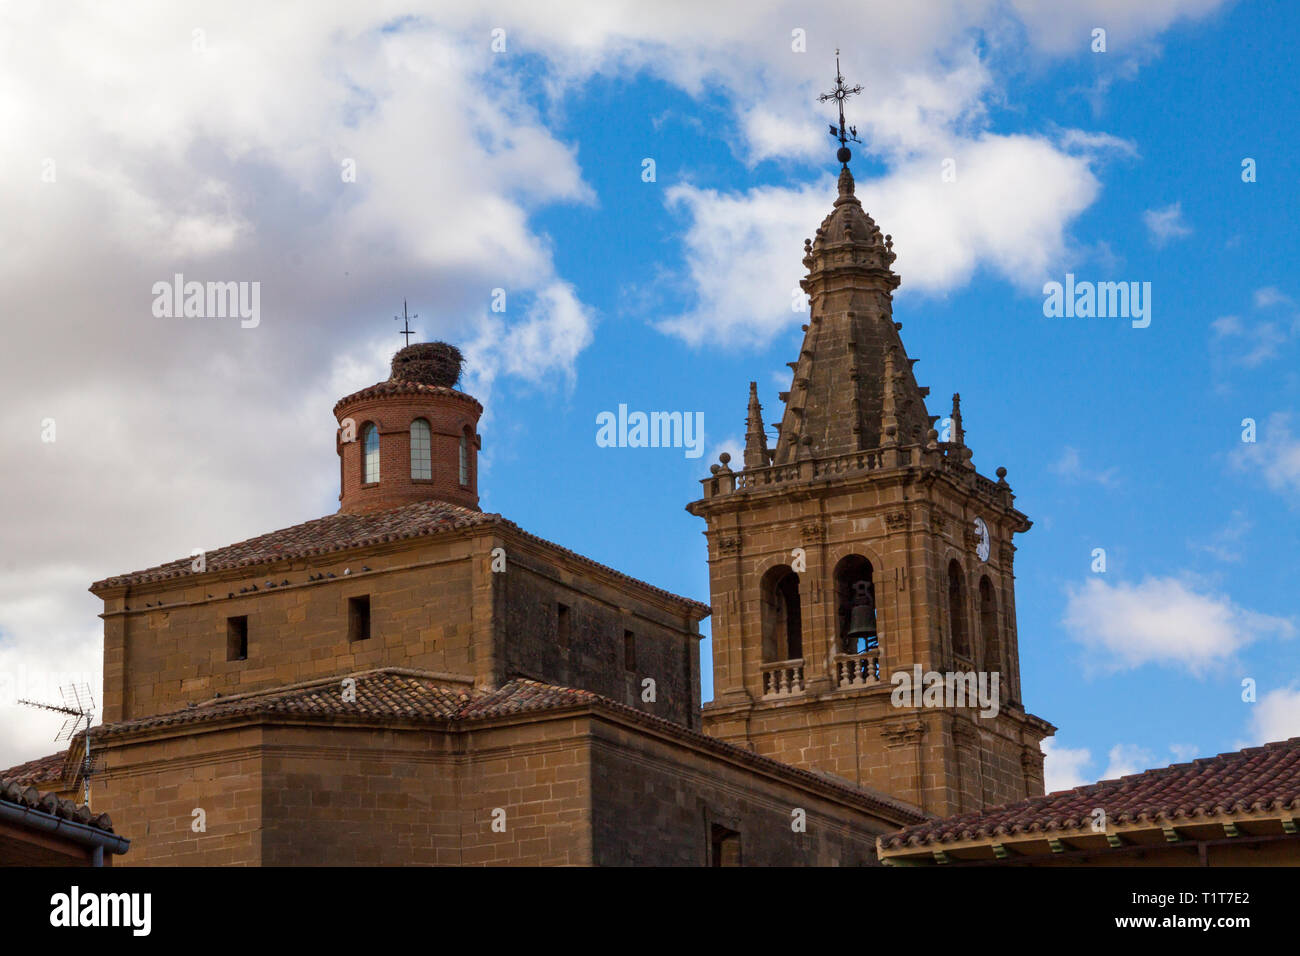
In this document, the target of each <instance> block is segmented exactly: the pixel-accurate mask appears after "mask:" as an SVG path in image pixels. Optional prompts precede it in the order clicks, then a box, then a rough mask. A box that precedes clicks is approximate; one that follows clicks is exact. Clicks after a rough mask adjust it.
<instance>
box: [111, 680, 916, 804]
mask: <svg viewBox="0 0 1300 956" xmlns="http://www.w3.org/2000/svg"><path fill="white" fill-rule="evenodd" d="M345 676H350V677H352V678H354V679H355V680H356V685H355V691H356V693H355V698H356V699H355V700H349V701H345V700H344V699H343V693H342V687H343V685H342V681H343V679H344V677H345ZM449 683H451V682H450V681H449V680H448V679H447V678H446V677H440V676H438V675H431V674H425V673H422V672H420V671H412V670H406V669H402V668H383V669H379V670H374V671H365V672H362V673H358V674H352V675H338V676H335V677H330V678H325V679H322V680H319V681H313V682H311V683H307V684H301V685H295V686H292V687H287V688H278V689H273V690H268V691H265V692H260V693H251V694H245V695H242V696H240V697H235V698H216V699H213V700H210V701H206V702H204V703H202V704H198V705H196V706H194V707H188V708H186V709H184V710H179V711H173V712H172V713H168V714H158V715H156V716H151V717H142V718H138V719H135V720H127V721H120V722H118V723H114V724H108V725H104V726H100V727H96V728H94V730H93V731H92V735H93V736H94V737H95V738H97V739H101V740H102V739H105V738H112V737H119V736H125V735H128V734H131V733H134V732H137V731H142V730H152V729H157V728H165V727H173V726H182V725H186V724H193V723H200V722H206V721H212V720H218V719H221V718H223V717H238V716H252V715H264V716H274V715H277V714H279V715H286V716H296V717H306V718H309V719H310V718H335V719H343V720H347V719H349V718H351V719H357V720H366V721H370V720H374V719H375V718H379V719H384V718H390V719H401V720H412V721H417V722H418V721H428V722H434V723H443V722H447V723H462V722H472V721H479V720H492V719H498V718H503V717H510V716H513V715H516V714H526V713H540V712H543V711H552V710H564V709H567V708H574V707H590V708H595V709H598V710H603V711H605V712H608V713H613V714H616V715H618V716H621V717H623V718H625V719H629V720H631V721H633V722H636V723H639V724H642V725H643V726H646V727H650V728H652V729H654V730H656V731H659V732H661V733H667V734H669V735H670V736H673V737H677V738H678V739H681V740H684V741H686V742H689V743H691V744H693V745H694V746H697V747H701V748H703V749H707V750H710V751H712V752H713V753H717V754H719V755H721V756H724V757H727V758H730V759H733V760H739V761H741V762H743V763H746V764H748V765H749V766H751V767H753V768H756V769H761V770H767V771H769V772H776V773H780V774H781V775H783V776H786V777H793V778H796V779H799V780H802V781H803V782H804V783H806V784H809V783H810V784H815V785H816V786H817V787H820V788H829V789H831V790H834V791H836V792H838V793H840V794H842V795H843V796H845V797H848V798H850V799H852V800H854V801H855V802H857V803H859V804H861V805H863V806H866V807H868V808H870V809H872V810H874V811H877V812H880V811H883V812H885V813H886V814H888V816H890V817H891V818H893V819H902V820H916V821H919V820H921V819H923V818H924V814H922V813H921V812H920V811H918V810H917V809H916V808H915V807H912V806H910V805H908V804H906V803H903V802H901V801H897V800H894V799H892V798H890V797H888V796H886V795H885V794H881V793H876V792H875V791H871V790H865V789H862V788H859V787H854V786H852V785H851V784H848V783H841V782H838V781H836V780H831V779H828V778H826V777H823V776H821V775H819V774H814V773H811V772H809V771H807V770H802V769H799V768H797V767H791V766H789V765H788V764H783V763H780V762H779V761H776V760H772V759H771V758H769V757H763V756H760V755H758V754H755V753H753V752H752V751H749V750H746V749H744V748H741V747H737V746H735V745H734V744H729V743H725V742H724V741H721V740H717V739H716V738H714V737H709V736H707V735H706V734H702V733H699V732H697V731H694V730H690V729H688V728H686V727H683V726H682V725H680V724H677V723H674V722H672V721H670V720H665V719H664V718H662V717H657V716H655V715H653V714H647V713H645V712H644V711H640V710H637V709H635V708H633V707H628V706H627V705H625V704H620V703H618V702H617V701H614V700H611V699H609V698H607V697H603V696H601V695H600V694H595V693H592V692H591V691H586V690H579V689H577V688H573V687H560V686H556V685H554V684H544V683H541V682H539V681H534V680H529V679H526V678H516V679H514V680H511V681H508V682H507V683H506V684H504V685H502V686H501V687H500V688H498V689H497V690H494V691H472V690H470V688H469V686H468V684H461V685H459V686H455V685H453V686H448V684H449Z"/></svg>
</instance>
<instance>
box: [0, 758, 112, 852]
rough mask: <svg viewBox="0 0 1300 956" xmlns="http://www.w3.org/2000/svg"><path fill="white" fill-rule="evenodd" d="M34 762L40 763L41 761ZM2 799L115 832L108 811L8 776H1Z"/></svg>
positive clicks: (0, 795) (0, 798)
mask: <svg viewBox="0 0 1300 956" xmlns="http://www.w3.org/2000/svg"><path fill="white" fill-rule="evenodd" d="M54 756H57V754H54V755H51V757H43V758H41V759H42V760H50V759H52V758H53V757H54ZM32 762H33V763H39V761H32ZM24 766H26V764H24ZM0 800H7V801H8V802H9V803H15V804H17V805H18V806H20V807H26V808H27V809H29V810H36V811H38V812H40V813H48V814H49V815H50V816H54V817H60V818H61V819H64V820H71V821H73V822H74V823H80V824H82V825H83V826H88V827H94V828H95V829H96V830H103V831H105V832H106V833H112V832H113V821H112V820H110V819H109V816H108V814H107V813H99V814H97V813H94V812H93V811H92V810H91V809H90V807H88V806H86V805H85V804H84V803H75V802H74V801H72V800H62V799H60V798H59V797H57V796H55V795H54V794H52V793H42V792H41V791H39V790H37V789H36V788H35V787H31V786H27V785H25V784H23V783H21V782H20V781H17V780H11V779H9V778H8V777H3V778H0Z"/></svg>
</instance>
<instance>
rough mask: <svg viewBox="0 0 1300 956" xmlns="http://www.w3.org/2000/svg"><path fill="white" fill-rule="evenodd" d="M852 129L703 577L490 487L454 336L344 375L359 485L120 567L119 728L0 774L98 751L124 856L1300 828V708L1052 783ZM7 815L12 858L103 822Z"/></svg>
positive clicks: (859, 854)
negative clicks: (355, 387) (1289, 718)
mask: <svg viewBox="0 0 1300 956" xmlns="http://www.w3.org/2000/svg"><path fill="white" fill-rule="evenodd" d="M841 117H842V113H841ZM842 130H843V123H842V120H841V131H842ZM849 158H850V156H849V152H848V149H847V147H845V146H844V145H843V142H842V143H841V151H840V162H841V170H840V173H839V181H838V189H837V193H838V194H837V195H836V196H835V197H834V199H833V202H832V204H831V209H830V211H829V213H828V215H827V216H826V217H825V219H824V220H823V221H822V223H821V225H820V226H818V227H817V229H816V232H815V234H814V235H813V237H811V238H809V239H808V240H807V241H806V242H805V245H804V255H803V265H804V266H805V268H806V270H807V271H806V277H805V278H804V280H803V282H802V285H803V289H804V291H805V292H806V293H807V295H808V301H809V305H810V310H809V313H808V322H807V324H806V325H805V326H804V328H803V331H804V339H803V343H802V347H801V349H800V351H799V354H798V356H797V357H796V359H795V360H794V361H793V362H791V363H790V367H791V369H792V380H791V385H790V389H789V391H786V392H783V393H782V394H781V396H780V398H781V401H782V402H783V403H784V408H783V409H781V411H780V415H779V424H778V425H777V426H776V439H775V443H774V446H770V445H769V441H768V437H767V425H766V423H765V421H764V417H763V415H764V412H763V409H762V408H761V406H760V404H759V401H758V396H757V390H756V388H755V386H754V385H753V384H751V385H750V389H749V395H748V428H747V435H746V442H745V448H744V453H743V461H740V462H734V463H733V462H732V460H731V457H730V456H729V455H727V454H723V455H722V456H720V460H719V461H718V463H716V464H714V465H712V466H711V467H710V468H709V474H708V475H707V476H705V477H703V478H702V480H701V483H700V490H699V493H698V497H696V498H695V500H693V501H691V502H689V504H687V505H686V507H687V509H688V510H689V511H690V513H691V514H692V515H695V516H697V517H698V518H700V519H702V525H703V528H702V530H703V532H704V537H705V539H706V542H707V560H708V564H709V579H710V592H711V594H710V600H711V603H710V604H709V605H704V604H701V603H699V602H697V601H694V600H691V599H689V598H686V597H682V596H679V595H676V594H672V593H669V592H667V591H664V590H662V589H660V588H657V587H655V586H654V585H652V584H650V583H647V582H644V581H640V580H636V579H634V578H631V577H629V576H627V575H625V574H622V573H620V572H619V571H618V570H616V569H614V568H611V567H607V566H605V565H602V564H599V563H597V562H595V561H593V560H590V559H588V558H586V557H584V556H582V555H580V554H577V553H575V552H573V551H570V550H568V549H566V548H564V547H562V546H561V545H559V544H555V543H552V542H550V541H546V540H543V539H542V538H539V537H537V536H535V535H532V534H530V533H528V532H527V531H526V530H524V529H523V528H521V527H519V526H518V525H516V524H514V523H513V522H511V521H509V520H508V519H507V518H505V517H503V516H501V515H498V514H490V513H485V512H483V511H480V510H479V489H478V455H479V453H480V451H481V449H482V443H483V441H484V438H483V436H482V435H481V434H480V433H479V430H478V424H479V419H480V416H481V414H482V412H483V408H482V406H481V405H480V403H479V402H478V401H477V400H476V399H475V398H474V397H473V396H471V395H469V394H466V393H465V392H463V391H461V390H459V389H458V387H457V386H458V384H459V381H460V373H461V357H460V353H459V352H458V351H457V350H456V349H455V348H454V347H452V346H449V345H446V344H444V343H421V344H413V345H407V346H406V347H404V348H402V349H401V350H400V351H399V352H397V354H396V355H395V356H394V358H393V360H392V367H391V374H390V375H389V377H388V378H387V379H386V380H384V381H381V382H377V383H374V384H371V385H369V386H366V387H363V388H361V389H360V390H359V391H355V392H353V393H352V394H350V395H347V396H345V397H343V398H341V399H340V400H339V401H338V402H337V404H336V405H335V406H334V408H333V415H334V419H335V422H334V426H335V428H336V429H337V442H336V449H337V453H338V478H339V508H338V510H337V512H335V513H333V514H329V515H325V516H323V517H321V518H318V519H316V520H313V521H308V522H306V523H303V524H299V525H295V526H293V527H288V528H284V529H282V530H279V531H273V532H271V533H269V534H264V535H261V536H259V537H255V538H252V539H250V540H247V541H242V542H239V543H236V544H231V545H229V546H227V547H223V548H220V549H217V550H214V551H210V552H207V553H205V554H197V555H192V556H190V557H183V558H179V559H177V560H173V561H170V562H168V563H165V564H160V565H158V566H156V567H152V568H148V569H145V570H140V571H135V572H131V573H126V574H118V575H114V576H112V577H108V578H105V579H103V580H101V581H98V582H96V583H95V584H93V585H92V586H91V591H92V592H93V593H94V594H95V595H96V596H97V597H98V598H99V599H101V600H102V601H103V613H102V618H103V621H104V713H103V722H102V724H101V725H99V726H96V727H95V728H93V730H92V731H91V732H90V734H89V742H90V747H91V750H92V754H93V758H94V759H93V760H90V761H86V760H84V759H83V757H84V752H83V749H84V747H85V746H86V741H85V738H81V739H78V740H77V741H76V742H75V743H74V745H73V746H72V747H70V748H69V750H68V751H65V752H63V753H60V754H55V755H52V756H51V757H47V758H42V759H41V760H37V761H32V762H31V763H29V764H25V765H22V766H20V767H15V768H11V769H10V770H8V771H4V772H3V773H0V810H3V809H4V808H5V807H7V806H8V805H9V803H15V805H17V803H18V802H23V803H24V804H25V805H26V807H27V809H28V811H30V812H29V813H28V814H27V815H26V816H24V817H23V819H28V818H30V817H31V813H36V814H38V815H39V814H41V813H44V814H45V815H47V816H49V817H50V818H51V819H56V818H59V817H62V818H66V819H69V820H74V819H77V818H84V820H83V823H84V822H85V821H88V820H90V819H91V817H90V815H89V812H88V811H87V809H86V808H85V807H78V806H77V805H76V804H75V803H74V802H73V801H71V800H67V799H60V798H67V797H69V796H72V795H74V794H76V793H77V792H79V788H80V787H81V786H82V784H83V783H84V776H85V775H86V774H89V777H90V790H91V794H92V803H93V806H94V812H95V814H96V815H97V816H95V817H94V818H93V819H94V821H95V826H96V827H97V828H98V831H99V833H100V836H99V837H98V838H97V839H98V843H97V844H96V845H97V846H100V847H101V849H100V851H99V852H98V854H97V856H96V860H97V861H98V862H106V863H110V864H112V865H119V866H121V865H150V864H171V865H193V866H209V865H486V864H507V865H566V864H567V865H701V866H704V865H710V866H738V865H744V866H765V865H766V866H771V865H819V866H835V865H840V866H860V865H876V864H880V863H888V864H894V865H919V864H925V865H934V864H955V865H962V864H963V863H978V864H999V863H1020V864H1037V863H1047V864H1075V865H1086V864H1089V863H1141V862H1145V863H1147V864H1169V865H1181V864H1191V865H1197V864H1200V865H1211V864H1217V863H1220V862H1232V863H1237V864H1240V863H1243V862H1264V863H1278V862H1291V863H1295V862H1297V861H1300V852H1298V848H1300V835H1297V831H1296V821H1295V818H1296V816H1297V814H1298V813H1300V739H1298V740H1292V741H1288V742H1284V743H1278V744H1271V745H1269V746H1268V747H1264V748H1252V749H1250V750H1245V751H1241V752H1240V753H1238V754H1230V755H1222V756H1220V757H1217V758H1211V759H1207V760H1200V761H1196V762H1194V763H1192V764H1184V765H1179V766H1176V767H1170V768H1166V769H1164V770H1154V771H1148V772H1147V773H1146V774H1141V775H1137V776H1136V777H1131V778H1125V779H1124V780H1122V781H1103V782H1102V783H1100V784H1096V785H1093V786H1091V787H1083V788H1078V789H1077V790H1073V791H1066V792H1064V793H1061V794H1052V795H1050V796H1044V793H1043V791H1044V777H1043V752H1042V749H1041V743H1042V741H1043V739H1044V738H1046V737H1048V736H1050V735H1051V734H1052V733H1054V731H1055V728H1054V727H1053V726H1052V725H1051V724H1050V723H1049V722H1048V721H1047V720H1044V719H1043V718H1041V717H1039V716H1036V715H1034V714H1031V713H1029V712H1028V711H1027V710H1026V709H1025V707H1024V704H1023V698H1022V688H1021V682H1020V664H1019V633H1018V630H1017V627H1016V600H1015V554H1016V546H1015V543H1014V542H1015V536H1016V535H1018V534H1023V533H1025V532H1027V531H1028V530H1029V529H1030V527H1031V521H1030V520H1029V518H1028V517H1027V516H1026V515H1024V514H1022V513H1021V512H1020V511H1019V510H1017V508H1016V506H1015V500H1016V499H1015V495H1014V494H1013V492H1012V489H1011V485H1010V484H1009V483H1008V481H1007V471H1006V469H1005V468H1002V467H999V468H997V469H996V471H995V473H994V476H993V477H989V476H987V475H983V474H981V473H980V472H979V471H978V470H977V469H976V467H975V465H974V463H973V460H972V459H973V453H972V449H971V448H970V447H969V446H968V445H967V443H966V432H965V428H964V425H963V420H962V411H961V405H960V398H959V396H957V395H954V396H953V397H952V404H951V411H950V414H949V415H948V416H947V418H948V422H947V423H946V424H945V429H944V432H945V433H944V434H943V435H942V436H941V435H940V432H939V431H938V430H937V429H936V427H935V426H936V424H938V423H939V419H938V416H935V415H932V414H930V413H929V411H928V408H927V404H926V399H927V398H928V397H929V394H928V391H929V390H928V389H927V388H925V387H923V386H921V385H919V384H918V383H917V380H916V378H915V376H914V375H913V365H914V362H915V359H912V358H910V357H909V356H908V354H907V351H906V348H905V347H904V344H903V340H902V336H901V334H900V333H901V330H902V328H903V325H902V323H901V322H898V321H895V318H894V314H893V306H892V304H893V293H894V290H895V289H896V288H898V285H899V281H900V279H899V276H898V275H897V274H896V273H895V272H894V271H893V263H894V260H895V253H894V251H893V241H892V239H891V237H890V236H889V235H885V234H883V233H882V231H881V229H880V227H879V226H877V224H876V223H875V221H874V220H873V219H872V218H871V216H870V215H868V213H867V211H866V210H865V209H864V208H863V207H862V204H861V203H860V201H859V200H858V198H857V197H856V196H855V189H854V179H853V175H852V173H851V171H850V169H849V165H848V161H849ZM828 199H829V197H828ZM743 401H744V399H743V397H742V396H737V405H738V406H739V405H740V404H741V403H742V402H743ZM945 404H946V403H945ZM710 616H711V625H712V639H713V640H712V648H713V660H712V668H713V678H714V680H713V685H714V697H713V699H712V700H711V701H710V702H708V703H707V704H703V705H701V701H700V667H701V663H700V640H701V633H700V622H701V621H702V620H703V619H705V618H706V617H710ZM900 674H902V675H904V676H905V677H907V676H908V675H916V682H917V684H918V685H920V684H921V683H923V682H924V683H925V684H926V687H927V690H926V692H925V693H920V692H916V693H912V694H910V695H909V694H899V693H897V691H898V689H899V686H898V685H899V683H900V682H899V680H898V678H897V675H900ZM917 690H918V691H919V687H918V688H917ZM929 690H937V691H939V693H935V694H931V693H929ZM954 691H956V693H955V694H954V693H953V692H954ZM45 791H48V792H49V798H48V799H47V798H46V797H43V796H42V794H43V793H44V792H45ZM1099 807H1100V808H1101V809H1102V811H1103V814H1102V815H1103V817H1104V818H1106V819H1105V820H1104V822H1103V825H1102V826H1101V827H1100V829H1099V828H1098V827H1097V826H1096V821H1097V817H1096V814H1095V811H1096V809H1097V808H1099ZM15 819H17V818H15ZM32 819H34V818H32ZM0 826H4V827H6V828H7V829H5V830H4V831H3V836H4V840H3V841H0V846H3V847H6V849H2V850H0V863H3V862H25V863H32V862H40V861H42V860H44V861H46V862H51V861H59V860H61V861H63V862H67V861H69V860H72V859H78V858H79V857H78V856H77V855H78V854H79V853H82V852H83V848H82V845H81V844H77V845H76V846H71V845H70V846H69V847H63V848H59V847H46V848H45V849H44V850H43V849H42V848H41V846H40V845H38V844H39V843H40V841H39V840H37V837H36V836H35V835H32V836H31V838H30V840H28V842H27V843H24V842H23V841H24V840H27V836H25V835H24V831H23V830H22V828H21V827H20V826H18V825H17V823H12V824H11V823H10V822H9V821H8V818H0ZM105 834H107V835H105ZM114 841H116V842H114ZM28 843H30V844H31V845H30V846H28ZM86 845H89V844H86ZM104 845H107V846H108V851H107V853H105V852H104V851H103V849H102V847H103V846H104ZM20 846H21V847H23V848H25V849H23V850H22V852H21V853H20V852H19V850H18V849H17V848H19V847H20ZM46 851H48V853H47V855H46V856H45V857H42V855H41V854H42V853H44V852H46ZM59 853H62V854H63V855H62V856H58V855H57V854H59Z"/></svg>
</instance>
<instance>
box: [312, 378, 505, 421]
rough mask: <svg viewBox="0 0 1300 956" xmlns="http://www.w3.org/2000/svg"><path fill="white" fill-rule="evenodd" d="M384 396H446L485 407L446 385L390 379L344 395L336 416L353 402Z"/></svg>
mask: <svg viewBox="0 0 1300 956" xmlns="http://www.w3.org/2000/svg"><path fill="white" fill-rule="evenodd" d="M382 395H444V396H448V397H451V398H461V399H464V400H465V401H466V402H469V403H471V404H473V405H477V406H478V408H479V411H482V410H483V405H482V403H481V402H479V400H478V399H477V398H475V397H474V396H473V395H467V394H465V393H464V392H462V391H460V390H459V389H455V388H448V387H447V386H446V385H427V384H425V383H424V382H403V381H394V380H392V379H389V380H388V381H386V382H378V383H376V384H374V385H371V386H370V387H368V388H363V389H361V391H359V392H353V393H352V394H351V395H344V396H343V397H342V398H340V399H339V400H338V401H337V402H335V403H334V414H335V415H337V414H338V413H339V409H341V408H342V407H343V406H344V405H350V404H352V403H353V402H356V401H359V400H361V399H364V398H377V397H379V396H382Z"/></svg>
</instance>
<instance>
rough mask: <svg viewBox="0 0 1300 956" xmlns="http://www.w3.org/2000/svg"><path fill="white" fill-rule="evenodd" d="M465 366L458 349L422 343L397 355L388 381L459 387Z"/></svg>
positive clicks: (410, 346)
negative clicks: (457, 384) (457, 385)
mask: <svg viewBox="0 0 1300 956" xmlns="http://www.w3.org/2000/svg"><path fill="white" fill-rule="evenodd" d="M464 364H465V357H464V356H463V355H461V354H460V349H458V348H456V346H454V345H448V344H447V343H446V342H420V343H418V344H416V345H408V346H406V347H405V348H403V349H401V350H400V351H398V353H397V354H396V355H394V356H393V366H392V374H391V375H390V376H389V379H388V380H389V381H390V382H414V383H416V384H419V385H441V386H443V387H445V388H455V387H456V383H457V382H458V381H460V373H461V369H462V367H463V366H464Z"/></svg>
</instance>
